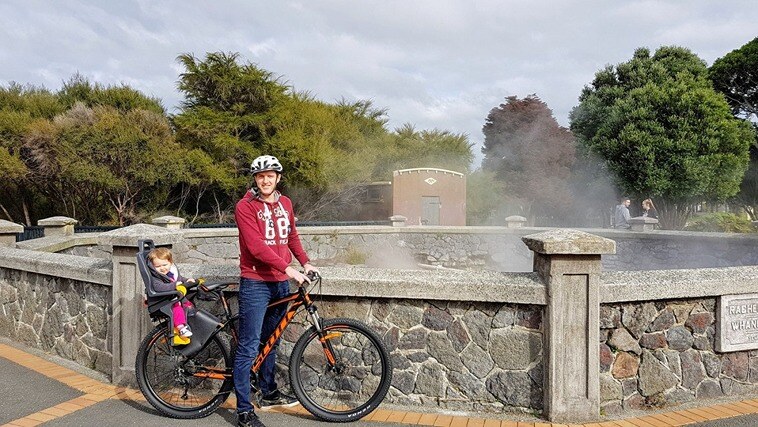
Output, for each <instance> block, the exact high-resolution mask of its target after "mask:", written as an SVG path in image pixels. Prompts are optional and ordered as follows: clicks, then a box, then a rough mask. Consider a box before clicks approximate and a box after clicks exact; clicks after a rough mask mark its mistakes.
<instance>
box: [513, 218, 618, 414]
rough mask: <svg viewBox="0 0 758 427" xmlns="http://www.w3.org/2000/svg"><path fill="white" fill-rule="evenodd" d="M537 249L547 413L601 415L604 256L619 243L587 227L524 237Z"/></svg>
mask: <svg viewBox="0 0 758 427" xmlns="http://www.w3.org/2000/svg"><path fill="white" fill-rule="evenodd" d="M522 240H523V241H524V243H526V245H527V246H528V247H529V249H531V250H532V251H534V271H535V272H536V273H538V274H539V276H540V278H541V279H542V280H543V282H544V283H545V286H546V287H547V306H546V307H545V313H544V317H543V321H542V324H543V325H544V330H545V332H544V333H545V335H544V337H545V338H544V339H545V343H544V348H545V349H544V352H545V353H544V356H543V361H544V363H545V371H544V372H545V377H544V384H543V390H544V392H545V395H544V408H545V415H546V416H547V418H548V419H549V420H550V421H552V422H558V423H571V424H573V423H582V422H585V421H594V420H597V419H598V418H599V416H600V374H599V371H600V369H599V366H600V356H599V345H600V342H599V335H600V292H599V288H600V268H601V266H600V255H601V254H612V253H615V252H616V242H614V241H613V240H610V239H606V238H603V237H599V236H595V235H592V234H589V233H585V232H583V231H576V230H566V229H556V230H550V231H546V232H544V233H538V234H531V235H529V236H524V237H523V238H522Z"/></svg>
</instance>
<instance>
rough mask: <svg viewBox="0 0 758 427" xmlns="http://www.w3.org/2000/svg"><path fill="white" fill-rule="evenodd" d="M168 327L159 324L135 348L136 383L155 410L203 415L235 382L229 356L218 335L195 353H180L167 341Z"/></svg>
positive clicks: (180, 415)
mask: <svg viewBox="0 0 758 427" xmlns="http://www.w3.org/2000/svg"><path fill="white" fill-rule="evenodd" d="M170 340H171V338H170V337H169V336H168V328H167V327H166V326H165V325H159V326H157V327H156V328H155V329H153V330H152V331H151V332H150V333H149V334H148V335H147V336H146V337H145V339H144V340H143V341H142V344H141V345H140V349H139V352H137V361H136V366H135V370H136V374H137V383H138V384H139V388H140V391H142V394H143V395H144V396H145V399H147V401H148V402H149V403H150V404H151V405H152V406H153V407H154V408H155V409H157V410H158V412H160V413H162V414H164V415H167V416H169V417H172V418H184V419H189V418H202V417H206V416H208V415H210V414H212V413H213V411H215V410H216V408H218V407H219V405H221V404H222V403H224V401H225V400H226V398H227V397H229V393H230V392H231V391H232V388H233V386H234V384H233V382H232V379H231V376H230V375H228V372H229V371H230V369H231V366H232V358H231V354H230V351H229V347H228V346H227V345H226V342H225V341H224V340H222V339H221V338H220V337H219V336H218V335H217V336H215V337H213V339H211V341H210V342H209V343H208V344H207V345H206V346H205V348H204V349H202V350H201V351H200V352H199V353H198V354H197V355H195V356H194V357H191V358H187V357H185V356H183V355H182V354H181V353H179V352H178V351H176V350H175V349H174V348H173V347H172V346H171V345H170V344H169V343H170Z"/></svg>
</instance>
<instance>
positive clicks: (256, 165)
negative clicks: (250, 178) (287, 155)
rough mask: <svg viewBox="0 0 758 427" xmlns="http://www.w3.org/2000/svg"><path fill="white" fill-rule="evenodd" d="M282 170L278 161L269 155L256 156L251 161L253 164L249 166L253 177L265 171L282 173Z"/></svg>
mask: <svg viewBox="0 0 758 427" xmlns="http://www.w3.org/2000/svg"><path fill="white" fill-rule="evenodd" d="M282 170H284V168H282V164H281V163H280V162H279V159H277V158H276V157H274V156H269V155H264V156H258V157H256V158H255V160H253V163H251V164H250V173H252V174H253V175H255V174H257V173H258V172H265V171H274V172H278V173H282Z"/></svg>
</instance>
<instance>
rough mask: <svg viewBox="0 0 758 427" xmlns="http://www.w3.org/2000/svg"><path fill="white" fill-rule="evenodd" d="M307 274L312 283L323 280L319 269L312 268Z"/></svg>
mask: <svg viewBox="0 0 758 427" xmlns="http://www.w3.org/2000/svg"><path fill="white" fill-rule="evenodd" d="M305 276H306V277H308V280H310V281H311V283H313V282H317V281H319V280H321V275H320V274H318V271H313V270H311V271H309V272H308V274H306V275H305Z"/></svg>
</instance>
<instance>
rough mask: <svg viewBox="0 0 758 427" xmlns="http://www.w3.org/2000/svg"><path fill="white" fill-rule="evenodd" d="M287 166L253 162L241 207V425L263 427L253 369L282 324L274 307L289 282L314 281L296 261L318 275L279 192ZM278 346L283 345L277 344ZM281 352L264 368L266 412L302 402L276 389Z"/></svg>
mask: <svg viewBox="0 0 758 427" xmlns="http://www.w3.org/2000/svg"><path fill="white" fill-rule="evenodd" d="M282 170H283V168H282V165H281V163H280V162H279V160H278V159H277V158H276V157H274V156H268V155H266V156H260V157H258V158H256V159H255V160H253V163H252V164H251V165H250V172H251V173H252V174H253V179H254V182H253V188H252V189H251V190H250V191H248V192H247V193H245V196H243V197H242V199H241V200H240V201H239V202H237V206H236V209H235V211H234V217H235V219H236V221H237V228H238V229H239V245H240V287H239V316H240V317H239V345H238V347H237V353H236V356H235V359H234V389H235V394H236V396H237V425H238V426H240V427H260V426H263V423H261V421H260V420H259V419H258V417H257V415H255V412H254V410H253V405H252V404H251V403H250V368H251V367H252V363H253V359H254V358H255V357H256V356H257V354H258V348H259V345H260V340H261V336H264V337H267V336H269V335H270V334H271V333H272V332H273V330H274V328H276V325H277V324H278V323H279V320H281V318H282V316H283V315H284V312H285V311H286V309H287V307H286V305H285V304H282V305H280V306H277V307H274V308H272V309H267V308H266V306H267V305H268V304H269V302H270V301H271V300H273V299H276V298H281V297H284V296H286V295H287V294H288V293H289V280H288V279H294V280H295V281H297V282H298V283H303V282H304V281H309V280H308V278H307V277H306V275H305V274H303V273H301V272H299V271H297V270H296V269H294V268H292V267H290V265H289V264H290V262H291V261H292V255H293V254H294V255H295V258H296V259H297V261H298V262H299V263H300V265H302V266H303V269H304V270H305V273H306V274H307V273H309V272H311V271H318V270H316V268H314V267H313V266H312V265H311V264H310V263H309V259H308V255H307V254H306V253H305V250H304V249H303V245H302V244H301V242H300V237H299V236H298V234H297V228H296V227H295V214H294V212H293V209H292V201H291V200H290V199H289V198H287V197H286V196H283V195H282V194H281V193H280V192H279V191H277V190H276V186H277V184H278V183H279V181H280V180H281V178H282ZM277 345H278V343H277ZM275 368H276V346H275V347H274V348H273V349H272V350H271V352H270V353H269V355H268V357H267V358H266V360H265V361H264V362H263V365H262V366H261V369H260V373H259V378H258V382H259V386H260V390H261V393H262V396H263V397H262V400H261V409H265V408H267V407H273V406H293V405H295V404H297V400H296V399H294V398H293V397H291V396H288V395H286V394H284V393H282V392H281V391H280V390H279V389H278V387H277V384H276V381H275V378H274V371H275Z"/></svg>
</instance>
